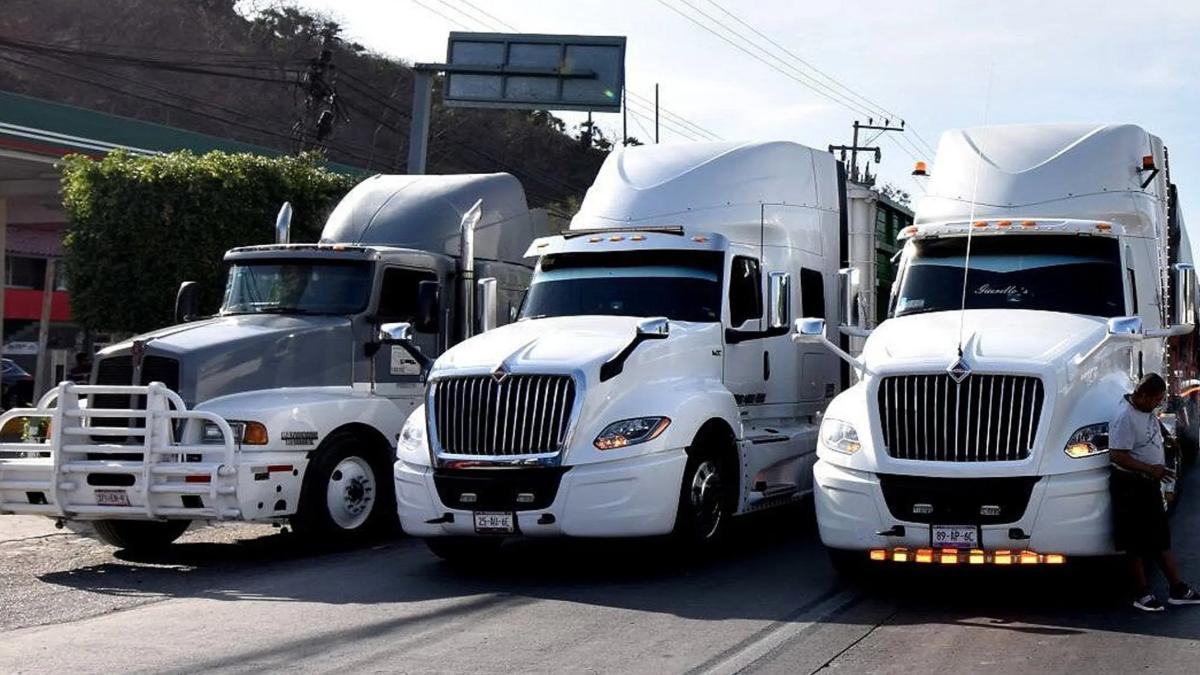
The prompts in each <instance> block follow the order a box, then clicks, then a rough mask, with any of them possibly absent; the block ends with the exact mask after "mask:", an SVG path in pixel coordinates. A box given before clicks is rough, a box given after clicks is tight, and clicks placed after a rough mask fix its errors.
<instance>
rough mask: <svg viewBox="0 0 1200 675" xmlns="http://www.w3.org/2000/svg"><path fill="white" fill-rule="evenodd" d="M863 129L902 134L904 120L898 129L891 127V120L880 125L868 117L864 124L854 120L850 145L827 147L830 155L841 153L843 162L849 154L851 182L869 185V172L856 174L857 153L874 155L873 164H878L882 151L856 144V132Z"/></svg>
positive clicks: (874, 147) (873, 146)
mask: <svg viewBox="0 0 1200 675" xmlns="http://www.w3.org/2000/svg"><path fill="white" fill-rule="evenodd" d="M863 129H867V130H871V131H878V132H879V133H881V134H882V133H886V132H888V131H900V132H902V131H904V120H900V126H898V127H894V126H892V125H891V120H884V121H883V124H882V125H877V124H875V120H874V119H872V118H869V117H868V118H867V123H866V124H863V123H862V122H859V121H858V120H854V138H853V140H852V141H851V143H850V145H831V146H829V152H830V153H833V152H835V151H838V152H840V153H841V157H842V161H843V162H844V161H846V152H849V153H850V180H852V181H854V182H856V183H868V184H869V183H870V180H869V179H870V178H871V176H870V174H869V172H867V173H864V174H861V175H860V174H859V172H858V153H860V152H873V153H875V163H876V164H878V163H879V161H880V160H881V159H882V158H883V151H882V150H881V149H880V148H879V146H877V145H871V146H862V145H859V144H858V132H859V131H860V130H863Z"/></svg>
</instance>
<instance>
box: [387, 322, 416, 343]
mask: <svg viewBox="0 0 1200 675" xmlns="http://www.w3.org/2000/svg"><path fill="white" fill-rule="evenodd" d="M412 341H413V327H412V324H411V323H408V322H407V321H397V322H396V323H385V324H383V325H382V326H380V327H379V342H380V343H381V344H385V345H398V344H405V343H410V342H412Z"/></svg>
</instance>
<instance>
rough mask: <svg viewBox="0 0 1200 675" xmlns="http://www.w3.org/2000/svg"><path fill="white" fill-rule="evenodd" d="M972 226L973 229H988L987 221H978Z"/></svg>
mask: <svg viewBox="0 0 1200 675" xmlns="http://www.w3.org/2000/svg"><path fill="white" fill-rule="evenodd" d="M971 226H972V227H987V221H986V220H977V221H975V222H973V223H971Z"/></svg>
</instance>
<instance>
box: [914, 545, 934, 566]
mask: <svg viewBox="0 0 1200 675" xmlns="http://www.w3.org/2000/svg"><path fill="white" fill-rule="evenodd" d="M917 562H919V563H931V562H933V549H930V548H919V549H917Z"/></svg>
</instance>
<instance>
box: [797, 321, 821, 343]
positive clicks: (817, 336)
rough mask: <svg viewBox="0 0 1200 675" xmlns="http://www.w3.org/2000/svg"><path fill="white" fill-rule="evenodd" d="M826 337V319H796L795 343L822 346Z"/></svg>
mask: <svg viewBox="0 0 1200 675" xmlns="http://www.w3.org/2000/svg"><path fill="white" fill-rule="evenodd" d="M824 336H825V319H796V335H795V337H794V338H793V340H794V341H795V342H799V343H804V344H820V342H821V338H822V337H824Z"/></svg>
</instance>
